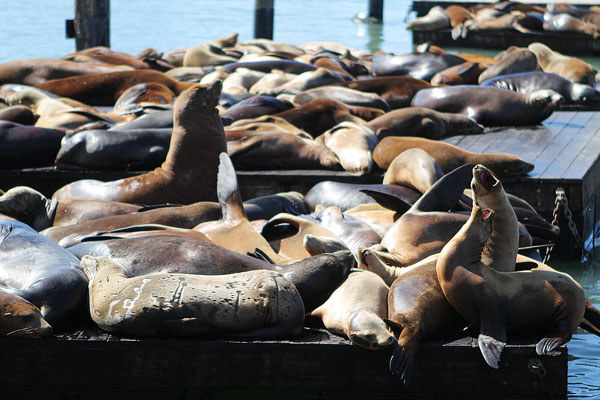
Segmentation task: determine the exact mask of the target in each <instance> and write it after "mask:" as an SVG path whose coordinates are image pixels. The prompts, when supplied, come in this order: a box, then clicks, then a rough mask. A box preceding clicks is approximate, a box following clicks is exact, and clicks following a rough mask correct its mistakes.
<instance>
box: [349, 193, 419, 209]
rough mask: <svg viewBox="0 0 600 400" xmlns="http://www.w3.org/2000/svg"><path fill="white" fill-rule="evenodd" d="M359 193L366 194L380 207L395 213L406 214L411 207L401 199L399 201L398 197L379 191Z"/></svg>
mask: <svg viewBox="0 0 600 400" xmlns="http://www.w3.org/2000/svg"><path fill="white" fill-rule="evenodd" d="M360 192H362V193H364V194H368V195H369V196H371V197H372V198H374V199H375V201H376V202H377V203H379V204H380V205H381V206H383V207H385V208H387V209H390V210H392V211H396V212H398V213H400V214H404V213H406V212H407V211H408V210H409V209H410V207H411V205H410V204H408V203H407V202H406V201H404V200H403V199H400V198H399V197H397V196H394V195H393V194H390V193H386V192H384V191H380V190H377V189H360Z"/></svg>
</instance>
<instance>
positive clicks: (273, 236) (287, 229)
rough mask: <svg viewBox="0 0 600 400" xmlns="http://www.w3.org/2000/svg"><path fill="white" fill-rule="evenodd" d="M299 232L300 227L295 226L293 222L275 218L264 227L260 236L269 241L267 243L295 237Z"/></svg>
mask: <svg viewBox="0 0 600 400" xmlns="http://www.w3.org/2000/svg"><path fill="white" fill-rule="evenodd" d="M298 232H299V228H298V225H297V224H294V221H293V220H289V219H286V218H278V217H273V219H271V220H270V221H269V222H267V223H266V224H264V225H263V228H262V230H261V232H260V234H261V235H262V236H263V237H264V238H265V239H267V242H272V241H274V240H281V239H285V238H287V237H290V236H294V235H295V234H297V233H298Z"/></svg>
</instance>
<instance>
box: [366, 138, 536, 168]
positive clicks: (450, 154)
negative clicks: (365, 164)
mask: <svg viewBox="0 0 600 400" xmlns="http://www.w3.org/2000/svg"><path fill="white" fill-rule="evenodd" d="M413 147H418V148H420V149H423V150H425V151H426V152H427V153H428V154H429V155H430V156H432V157H433V158H434V159H435V161H436V162H437V163H438V165H439V166H440V168H441V169H442V171H444V172H445V173H448V172H450V171H452V170H453V169H455V168H458V167H460V166H461V165H463V164H483V165H485V166H487V167H488V168H490V169H491V170H492V171H494V173H495V174H496V175H497V176H499V177H504V176H519V175H524V174H526V173H527V172H529V171H531V170H532V169H533V165H532V164H530V163H528V162H525V161H524V160H523V159H522V158H521V157H518V156H515V155H512V154H507V153H496V154H495V153H489V154H488V153H473V152H470V151H467V150H464V149H461V148H460V147H457V146H454V145H451V144H449V143H444V142H439V141H435V140H429V139H424V138H414V137H402V136H393V137H388V138H385V139H383V140H381V141H380V142H379V144H378V145H377V147H376V148H375V150H374V151H373V159H374V160H375V162H376V163H377V165H379V167H380V168H382V169H387V168H388V167H389V165H390V164H391V162H392V161H393V160H394V158H396V156H397V155H398V154H400V153H402V152H403V151H405V150H407V149H410V148H413Z"/></svg>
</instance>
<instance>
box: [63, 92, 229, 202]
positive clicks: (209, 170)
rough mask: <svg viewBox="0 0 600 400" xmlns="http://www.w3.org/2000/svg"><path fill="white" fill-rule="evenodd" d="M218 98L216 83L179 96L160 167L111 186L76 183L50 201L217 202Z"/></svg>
mask: <svg viewBox="0 0 600 400" xmlns="http://www.w3.org/2000/svg"><path fill="white" fill-rule="evenodd" d="M220 93H221V82H220V81H217V82H216V83H215V84H213V85H212V86H204V85H200V84H196V86H194V87H191V88H190V89H188V90H186V91H185V92H183V93H182V94H180V95H179V96H178V98H177V101H176V102H175V111H174V123H173V125H174V127H173V133H172V136H171V143H170V146H169V152H168V154H167V158H166V160H165V162H164V163H163V164H162V165H161V167H159V168H156V169H155V170H154V171H152V172H149V173H147V174H143V175H138V176H134V177H130V178H125V179H120V180H117V181H111V182H100V181H93V180H82V181H76V182H73V183H70V184H68V185H66V186H63V187H62V188H61V189H59V190H58V191H56V193H55V194H54V196H53V198H56V199H57V200H64V199H68V198H72V199H89V200H91V199H96V200H112V201H122V202H126V203H138V204H140V203H141V204H161V203H179V204H190V203H194V202H197V201H203V200H213V199H216V183H217V182H216V178H217V173H216V171H217V168H218V163H219V161H218V159H219V154H220V153H222V152H224V151H226V144H225V132H224V131H223V125H222V123H221V119H220V118H219V113H218V111H217V110H216V108H215V106H216V104H217V101H218V99H219V94H220ZM190 188H194V190H190Z"/></svg>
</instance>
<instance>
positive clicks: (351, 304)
mask: <svg viewBox="0 0 600 400" xmlns="http://www.w3.org/2000/svg"><path fill="white" fill-rule="evenodd" d="M388 290H389V288H388V286H387V285H386V284H385V283H384V282H383V280H382V279H381V278H380V277H379V276H377V275H375V274H374V273H372V272H369V271H364V270H358V269H357V270H352V271H351V272H350V274H349V275H348V277H347V278H346V280H345V281H344V282H343V283H342V284H341V285H340V286H339V287H338V288H337V289H336V290H335V291H334V292H333V293H332V294H331V296H330V297H329V299H327V301H326V302H325V303H323V304H322V305H321V306H319V307H318V308H317V309H316V310H314V311H312V312H311V313H310V315H311V316H313V317H318V318H320V319H321V320H322V321H323V324H324V325H325V328H327V330H329V331H331V332H333V333H335V334H337V335H340V336H346V337H347V338H348V339H350V340H351V341H352V343H354V344H357V345H359V346H361V347H365V348H367V349H371V350H377V349H382V348H385V347H389V346H391V345H392V343H393V342H394V341H395V339H394V336H393V335H392V334H391V333H390V331H389V330H388V329H387V326H386V324H385V322H383V319H384V318H386V317H387V304H386V301H387V295H388Z"/></svg>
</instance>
